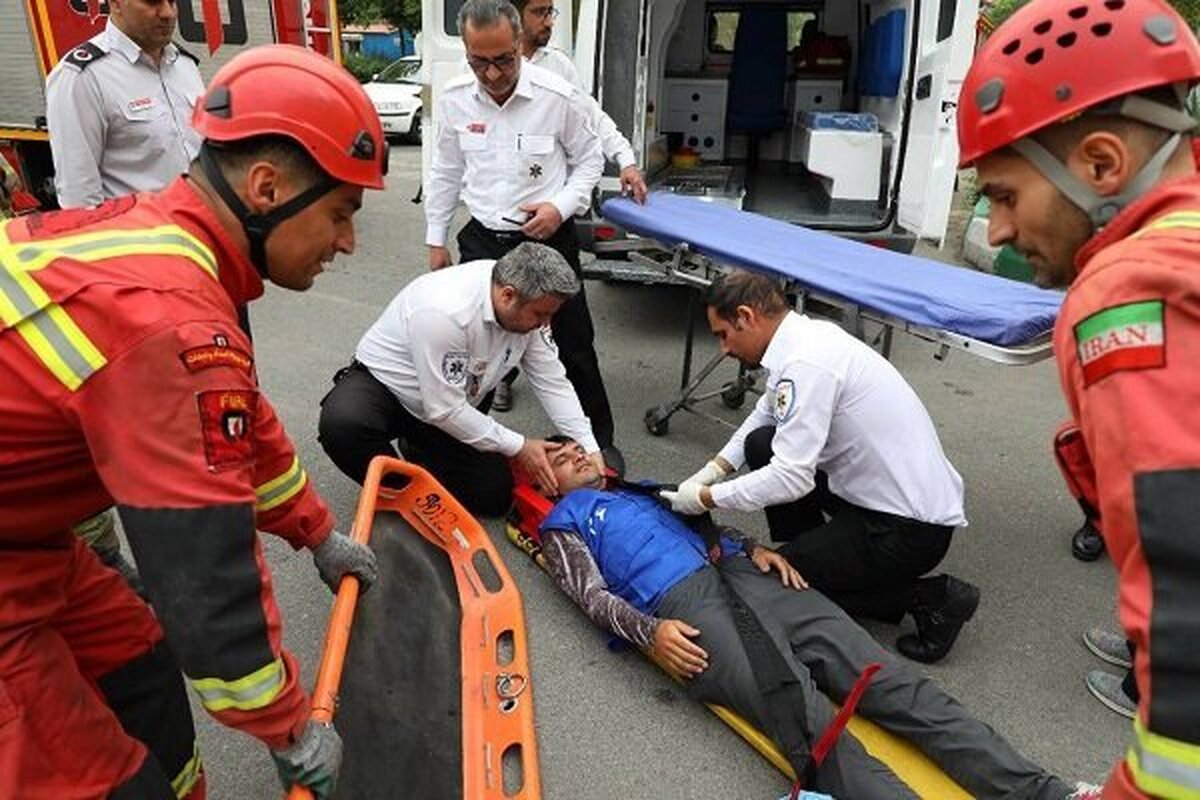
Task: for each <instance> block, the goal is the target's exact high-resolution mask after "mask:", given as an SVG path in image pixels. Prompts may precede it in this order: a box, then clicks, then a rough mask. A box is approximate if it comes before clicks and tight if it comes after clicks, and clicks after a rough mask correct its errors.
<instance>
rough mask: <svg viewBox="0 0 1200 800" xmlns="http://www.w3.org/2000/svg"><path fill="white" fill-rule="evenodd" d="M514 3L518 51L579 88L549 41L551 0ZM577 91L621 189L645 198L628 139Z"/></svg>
mask: <svg viewBox="0 0 1200 800" xmlns="http://www.w3.org/2000/svg"><path fill="white" fill-rule="evenodd" d="M513 5H514V6H515V7H516V9H517V11H519V12H520V14H521V55H523V56H525V58H526V59H527V60H528V61H529V63H530V64H536V65H537V66H539V67H542V68H544V69H548V70H550V71H551V72H553V73H554V74H555V75H557V76H559V77H560V78H562V79H563V80H565V81H566V82H567V83H569V84H571V85H572V86H574V87H575V88H577V89H579V88H580V84H579V74H578V73H577V72H576V71H575V64H574V63H572V61H571V57H570V56H568V55H567V54H566V53H564V52H563V51H562V50H559V49H558V48H557V47H554V46H553V45H551V44H550V35H551V34H552V33H553V32H554V20H555V18H556V17H558V9H557V8H555V7H554V0H513ZM580 94H581V95H583V98H584V101H585V102H586V103H587V104H588V107H589V108H590V109H591V111H592V122H593V123H594V124H595V126H596V132H597V133H598V134H600V147H601V148H602V149H603V150H604V157H605V158H607V159H608V160H610V161H613V162H615V163H616V165H617V169H618V170H619V171H620V176H621V191H622V193H624V194H627V195H630V196H632V197H633V199H634V200H636V201H637V202H639V203H644V202H646V181H645V180H644V179H643V178H642V173H641V170H639V169H638V168H637V159H636V158H634V155H633V147H632V146H631V145H630V144H629V140H628V139H626V138H625V137H624V136H622V135H621V132H620V131H619V130H617V123H615V122H613V120H612V117H610V116H609V115H608V114H606V113H604V110H603V109H601V108H600V104H599V103H597V102H596V100H595V98H593V97H592V96H591V95H589V94H586V93H584V92H583V91H582V90H581V91H580Z"/></svg>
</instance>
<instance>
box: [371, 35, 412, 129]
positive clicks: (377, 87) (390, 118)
mask: <svg viewBox="0 0 1200 800" xmlns="http://www.w3.org/2000/svg"><path fill="white" fill-rule="evenodd" d="M420 75H421V58H420V56H403V57H402V58H398V59H396V60H395V61H393V62H392V63H391V64H388V65H387V67H386V68H385V69H384V70H383V72H380V73H378V74H377V75H375V76H374V77H373V78H372V79H371V81H370V82H369V83H366V84H363V89H365V90H366V92H367V96H368V97H370V98H371V103H372V104H373V105H374V106H375V111H376V113H377V114H379V121H380V122H382V123H383V132H384V133H385V134H386V135H388V136H389V137H391V136H404V137H407V138H408V139H410V140H412V141H414V142H417V143H420V141H421V80H420Z"/></svg>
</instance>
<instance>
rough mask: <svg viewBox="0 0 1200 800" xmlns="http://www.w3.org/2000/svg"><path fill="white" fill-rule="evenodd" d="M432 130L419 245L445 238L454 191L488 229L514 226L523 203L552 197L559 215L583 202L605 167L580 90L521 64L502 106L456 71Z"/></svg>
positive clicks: (571, 212)
mask: <svg viewBox="0 0 1200 800" xmlns="http://www.w3.org/2000/svg"><path fill="white" fill-rule="evenodd" d="M437 120H438V133H437V141H436V144H435V146H434V151H433V166H432V167H431V168H430V171H429V185H428V186H426V187H425V221H426V231H425V243H426V244H429V245H434V246H439V247H441V246H444V245H445V244H446V237H447V233H448V231H449V229H450V222H451V220H452V219H453V218H454V210H455V208H456V207H457V205H458V201H459V199H460V197H461V199H462V201H463V203H464V204H466V206H467V210H468V211H469V212H470V213H471V216H472V217H474V218H475V219H477V220H479V222H480V223H481V224H482V225H483V226H484V227H485V228H490V229H492V230H517V229H519V228H520V227H521V226H520V225H517V224H513V223H511V222H506V221H504V219H502V218H503V217H508V218H509V219H511V220H520V221H522V222H523V221H524V220H525V218H526V217H527V216H528V215H527V214H526V213H525V212H523V211H520V210H519V207H520V206H521V205H524V204H525V203H545V202H550V203H554V205H555V207H557V208H558V211H559V213H560V214H562V218H563V219H564V220H567V219H570V218H571V217H573V216H575V214H577V213H578V212H580V211H582V210H584V209H585V208H587V206H588V204H589V203H590V202H591V199H592V189H593V188H595V186H596V183H597V182H598V181H599V180H600V175H601V173H602V172H603V171H604V154H603V153H602V152H601V150H600V140H599V138H598V137H597V136H596V131H595V129H594V128H593V127H592V122H591V115H590V113H589V111H588V110H587V107H586V106H585V105H584V102H583V99H582V95H581V94H580V93H579V92H578V91H577V90H576V89H575V88H574V87H573V86H571V85H570V84H568V83H567V82H566V81H564V80H563V79H562V78H559V77H558V76H557V75H554V74H552V73H550V72H547V71H546V70H544V69H542V68H541V67H538V66H536V65H533V64H529V63H525V62H523V63H522V64H521V75H520V77H519V78H518V80H517V86H516V88H515V89H514V90H513V93H512V96H511V97H509V98H508V100H507V101H506V102H505V103H504V105H503V106H498V105H496V101H495V100H493V99H492V98H491V95H489V94H488V93H487V91H486V90H485V89H484V88H483V87H482V86H480V85H479V81H477V80H476V79H475V76H474V75H461V76H459V77H457V78H454V79H453V80H451V81H450V82H449V83H448V84H447V85H446V90H445V91H444V92H443V93H442V96H441V98H440V99H439V101H438V111H437Z"/></svg>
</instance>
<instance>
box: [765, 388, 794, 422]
mask: <svg viewBox="0 0 1200 800" xmlns="http://www.w3.org/2000/svg"><path fill="white" fill-rule="evenodd" d="M771 411H772V413H773V414H774V415H775V421H776V422H778V423H780V424H782V423H784V422H787V421H788V420H789V419H791V418H792V414H793V413H794V412H795V411H796V384H794V383H792V381H791V380H790V379H785V380H782V381H780V382H779V383H777V384H775V405H774V407H773V408H772V409H771Z"/></svg>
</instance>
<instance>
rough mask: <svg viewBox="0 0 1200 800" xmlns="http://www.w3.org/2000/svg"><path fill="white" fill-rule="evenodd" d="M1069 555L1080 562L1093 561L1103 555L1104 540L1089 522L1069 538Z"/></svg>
mask: <svg viewBox="0 0 1200 800" xmlns="http://www.w3.org/2000/svg"><path fill="white" fill-rule="evenodd" d="M1071 555H1073V556H1075V557H1076V558H1078V559H1079V560H1080V561H1095V560H1096V559H1098V558H1099V557H1100V556H1102V555H1104V539H1103V538H1101V536H1100V531H1098V530H1096V528H1095V526H1093V525H1092V523H1091V522H1087V521H1085V522H1084V523H1083V524H1082V525H1080V526H1079V530H1077V531H1075V535H1074V536H1072V537H1071Z"/></svg>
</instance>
